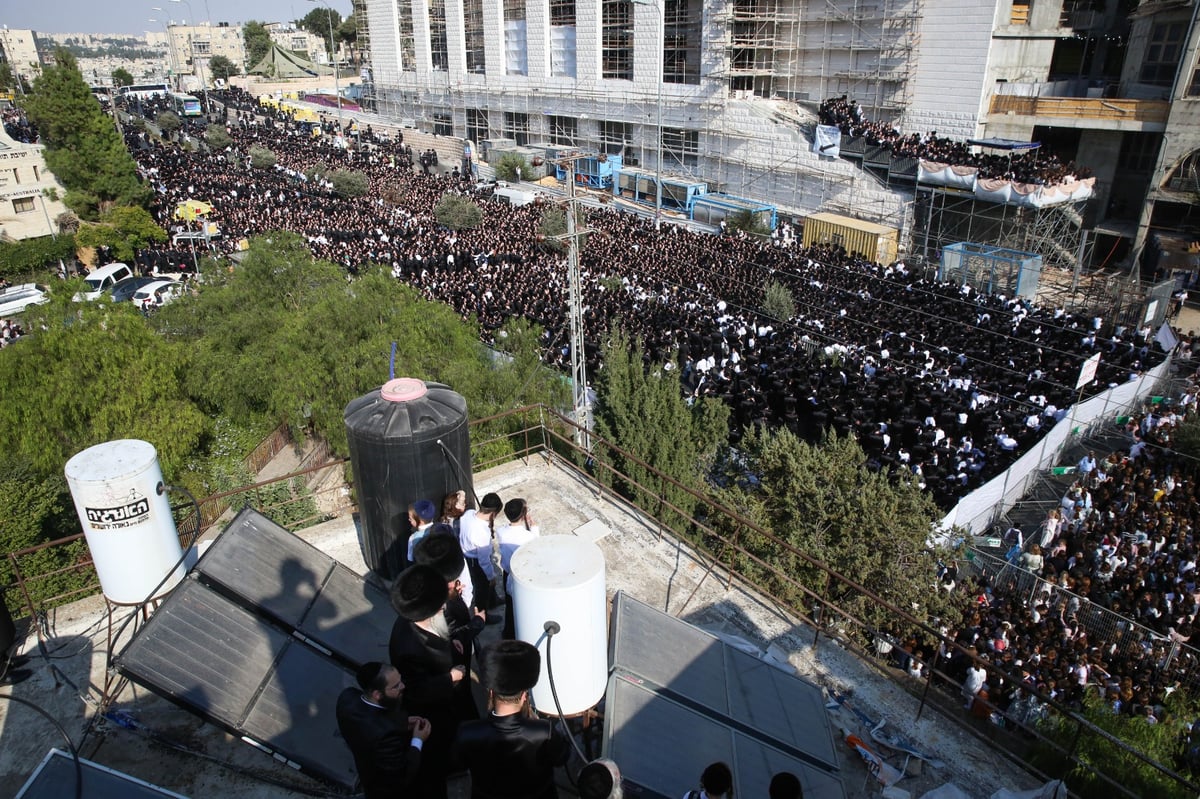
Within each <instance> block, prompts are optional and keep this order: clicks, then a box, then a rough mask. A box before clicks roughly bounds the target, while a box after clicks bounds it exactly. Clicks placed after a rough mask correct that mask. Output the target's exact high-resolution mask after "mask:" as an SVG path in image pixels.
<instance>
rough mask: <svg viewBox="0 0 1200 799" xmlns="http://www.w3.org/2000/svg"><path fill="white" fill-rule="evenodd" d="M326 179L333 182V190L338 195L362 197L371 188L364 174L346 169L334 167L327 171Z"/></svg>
mask: <svg viewBox="0 0 1200 799" xmlns="http://www.w3.org/2000/svg"><path fill="white" fill-rule="evenodd" d="M328 179H329V182H330V183H332V184H333V191H334V192H335V193H336V194H337V195H338V196H340V197H362V196H363V195H364V194H366V193H367V191H369V190H370V188H371V184H370V182H369V181H368V180H367V176H366V175H364V174H363V173H362V172H352V171H350V170H348V169H335V170H333V171H332V172H330V173H329V175H328Z"/></svg>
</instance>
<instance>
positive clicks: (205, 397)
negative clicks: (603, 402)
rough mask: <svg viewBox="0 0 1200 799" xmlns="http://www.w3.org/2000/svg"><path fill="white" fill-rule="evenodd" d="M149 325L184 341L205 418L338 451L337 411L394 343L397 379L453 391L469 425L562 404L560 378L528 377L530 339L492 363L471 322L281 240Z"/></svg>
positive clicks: (254, 246) (378, 275) (379, 271)
mask: <svg viewBox="0 0 1200 799" xmlns="http://www.w3.org/2000/svg"><path fill="white" fill-rule="evenodd" d="M154 324H155V325H156V326H157V327H159V328H160V330H161V331H162V332H163V333H165V334H166V335H167V336H168V337H169V338H170V339H172V340H179V341H181V342H182V341H187V342H191V346H190V347H189V352H190V353H191V355H192V361H191V367H192V368H191V369H190V370H189V372H188V377H187V380H186V389H187V392H188V394H189V395H190V396H194V397H196V398H197V401H198V402H200V404H201V406H202V407H203V408H205V409H206V410H207V411H208V412H209V413H211V414H214V415H217V414H220V415H226V416H228V417H229V418H231V419H233V420H235V421H237V420H245V419H252V418H258V417H260V416H263V415H265V416H267V417H268V418H271V419H273V420H278V421H282V422H286V423H287V424H289V425H293V426H295V427H297V428H302V427H305V426H307V425H312V426H313V427H314V428H315V429H317V430H319V431H320V432H321V433H322V434H323V435H325V436H326V437H327V438H328V439H329V441H330V442H331V443H332V444H333V446H334V448H335V450H337V451H339V452H343V453H344V452H345V451H346V448H345V440H346V433H345V425H344V423H343V421H342V411H343V409H344V408H345V406H346V404H347V403H348V402H349V401H350V400H351V399H353V398H354V397H356V396H359V395H361V394H363V393H365V392H367V391H370V390H371V389H373V388H375V387H378V386H379V385H381V384H382V383H383V382H384V381H385V380H386V379H387V375H388V360H389V354H390V350H391V345H392V343H393V342H395V343H396V345H397V352H396V373H397V374H398V375H411V376H415V377H419V378H421V379H424V380H434V381H438V382H442V383H446V384H448V385H450V386H453V387H454V389H455V390H456V391H458V392H459V393H461V394H463V396H465V397H466V398H467V400H468V404H469V407H470V409H471V414H472V416H483V415H490V414H491V413H494V412H496V411H498V410H501V409H503V408H507V407H511V406H512V405H513V404H518V403H519V404H528V403H531V402H548V403H550V404H554V403H555V402H556V401H557V400H558V399H559V398H560V397H561V389H560V388H559V387H558V379H557V377H558V376H557V375H555V374H553V373H551V372H549V371H548V370H543V371H541V372H534V371H533V370H532V367H531V363H532V365H536V363H537V358H536V355H537V344H538V336H537V335H529V334H528V333H525V332H522V331H523V328H520V327H514V328H513V329H514V334H513V335H512V336H511V337H510V338H509V339H508V340H507V341H506V344H507V345H508V346H509V348H510V351H511V352H513V359H512V360H510V361H496V360H495V359H493V358H491V357H489V356H488V354H487V351H486V349H485V348H484V347H483V345H482V344H480V342H479V329H478V327H477V326H476V325H475V324H474V323H470V324H464V323H463V322H462V321H461V320H460V319H459V318H458V317H457V316H456V314H455V313H454V311H453V310H451V309H450V308H449V307H447V306H445V305H442V304H440V303H435V302H431V301H428V300H425V299H424V298H422V297H421V296H420V294H419V293H418V292H417V291H415V290H414V289H412V288H411V287H408V286H405V285H403V284H401V283H400V282H398V281H397V280H396V279H395V278H393V277H392V276H391V272H390V270H387V269H383V268H381V267H376V268H372V269H370V270H367V271H366V272H365V273H364V274H362V275H360V277H359V278H358V279H357V280H355V281H354V282H352V283H347V282H346V278H345V273H344V271H343V270H342V269H341V268H340V267H338V266H336V265H334V264H330V263H328V262H323V261H314V260H313V257H312V254H311V253H310V252H309V250H308V248H307V247H306V246H305V243H304V240H303V239H302V238H300V237H298V236H296V235H293V234H288V233H274V234H271V235H270V236H269V237H261V238H256V239H253V240H251V244H250V249H249V251H248V252H247V253H246V256H245V258H244V259H243V260H242V262H241V264H240V265H239V266H238V267H237V268H236V269H235V270H234V271H233V272H232V273H229V272H226V271H224V270H223V269H216V270H213V271H211V272H206V275H205V284H204V288H203V290H202V291H201V292H200V293H199V296H197V297H196V298H194V299H193V300H192V301H190V302H186V303H184V302H176V303H172V304H171V305H168V306H166V307H165V308H163V309H162V310H161V311H160V312H159V314H158V315H157V316H156V317H155V320H154ZM531 357H532V362H531V361H530V358H531ZM539 374H540V375H541V377H540V379H537V375H539Z"/></svg>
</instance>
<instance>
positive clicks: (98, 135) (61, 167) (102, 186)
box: [22, 48, 150, 219]
mask: <svg viewBox="0 0 1200 799" xmlns="http://www.w3.org/2000/svg"><path fill="white" fill-rule="evenodd" d="M56 59H57V63H56V64H54V65H53V66H47V67H46V68H45V69H44V70H43V71H42V74H41V75H39V76H38V78H37V79H36V80H35V81H34V91H33V93H32V94H31V95H28V96H26V97H25V98H24V100H23V101H22V102H23V105H24V107H25V111H26V113H27V114H28V115H29V118H30V120H31V121H32V122H33V124H34V125H36V126H37V129H38V132H39V134H40V135H41V139H42V143H43V144H45V145H46V166H48V167H49V168H50V171H52V172H53V173H54V174H55V176H56V177H57V178H58V179H59V181H60V182H61V183H62V184H63V186H65V187H66V189H67V192H66V195H65V197H64V198H63V201H64V202H65V203H66V204H67V206H68V207H70V208H71V209H72V210H73V211H75V212H76V213H78V214H79V215H80V217H82V218H84V219H95V218H96V217H97V216H98V215H99V214H100V213H101V212H103V211H107V210H108V209H109V208H111V207H113V206H115V205H144V204H145V203H146V202H147V201H148V200H149V197H150V192H149V190H148V189H147V188H146V187H144V186H142V184H141V183H140V182H139V181H138V175H137V167H136V166H135V164H134V162H133V158H132V157H131V156H130V155H129V152H128V151H127V150H126V149H125V142H124V141H123V140H122V139H121V136H120V134H118V133H117V131H116V129H115V128H114V127H113V123H112V119H110V118H109V117H108V116H107V115H106V114H105V113H104V110H103V109H102V108H100V104H99V103H97V102H96V101H95V99H94V98H93V97H92V93H91V90H90V89H89V88H88V85H87V84H86V83H84V80H83V75H82V74H80V72H79V66H78V64H77V63H76V62H75V57H74V56H72V55H71V54H70V53H68V52H67V51H66V50H63V49H62V48H59V49H58V50H57V51H56Z"/></svg>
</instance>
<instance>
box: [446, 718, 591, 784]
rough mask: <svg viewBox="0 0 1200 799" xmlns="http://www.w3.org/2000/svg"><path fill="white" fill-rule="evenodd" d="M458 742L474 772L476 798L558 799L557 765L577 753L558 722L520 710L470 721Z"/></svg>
mask: <svg viewBox="0 0 1200 799" xmlns="http://www.w3.org/2000/svg"><path fill="white" fill-rule="evenodd" d="M454 745H455V752H456V756H457V758H458V759H459V760H460V761H461V762H462V763H463V765H465V766H466V767H467V768H468V769H470V771H471V799H557V797H558V792H557V790H556V789H555V787H554V769H555V767H557V766H561V765H563V764H564V763H566V762H567V758H568V757H569V756H570V754H571V748H570V747H571V744H570V742H569V741H568V740H567V739H566V738H565V737H564V736H563V735H562V734H560V733H559V732H558V730H557V729H556V728H555V725H554V724H553V723H552V722H549V721H541V720H539V719H531V718H526V717H525V716H523V715H522V714H520V713H514V714H511V715H508V716H492V717H491V718H489V719H481V720H479V721H469V722H466V723H465V724H462V725H461V726H460V727H459V728H458V739H457V740H456V741H455V744H454Z"/></svg>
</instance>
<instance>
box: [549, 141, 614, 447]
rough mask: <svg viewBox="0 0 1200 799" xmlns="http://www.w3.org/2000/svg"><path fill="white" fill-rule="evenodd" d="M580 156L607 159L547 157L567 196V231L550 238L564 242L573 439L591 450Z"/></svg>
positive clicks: (564, 155) (567, 155) (570, 155)
mask: <svg viewBox="0 0 1200 799" xmlns="http://www.w3.org/2000/svg"><path fill="white" fill-rule="evenodd" d="M584 158H595V159H597V160H598V161H600V162H601V163H603V162H604V161H607V160H608V157H607V156H605V155H604V154H603V153H600V154H598V155H597V154H595V153H585V152H578V151H576V152H567V153H562V154H560V155H559V157H557V158H554V159H551V163H553V164H556V165H559V166H562V167H563V168H564V169H565V170H566V173H567V174H566V177H567V197H566V201H565V203H564V205H565V206H566V213H567V231H566V233H565V234H564V235H562V236H554V237H553V238H555V239H556V240H558V241H563V242H565V243H566V245H567V320H568V326H569V332H570V346H571V397H572V400H573V407H574V416H575V423H576V424H577V425H579V427H578V428H577V429H576V430H575V443H576V444H577V445H578V446H579V447H580V448H582V449H583V450H584V451H585V452H587V453H588V454H591V451H592V439H591V429H592V414H591V407H590V405H589V403H588V396H587V390H588V382H587V352H586V350H585V343H584V336H583V278H582V276H581V275H580V272H579V240H580V238H582V237H583V236H586V235H587V234H588V233H591V232H592V231H591V230H590V229H588V228H583V229H580V228H579V227H578V225H577V220H576V214H577V213H578V209H579V199H578V197H576V195H575V163H576V162H577V161H580V160H581V159H584ZM536 163H537V162H535V165H536Z"/></svg>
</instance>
